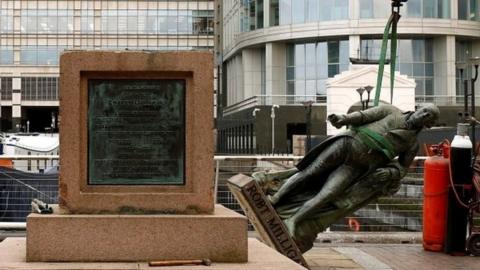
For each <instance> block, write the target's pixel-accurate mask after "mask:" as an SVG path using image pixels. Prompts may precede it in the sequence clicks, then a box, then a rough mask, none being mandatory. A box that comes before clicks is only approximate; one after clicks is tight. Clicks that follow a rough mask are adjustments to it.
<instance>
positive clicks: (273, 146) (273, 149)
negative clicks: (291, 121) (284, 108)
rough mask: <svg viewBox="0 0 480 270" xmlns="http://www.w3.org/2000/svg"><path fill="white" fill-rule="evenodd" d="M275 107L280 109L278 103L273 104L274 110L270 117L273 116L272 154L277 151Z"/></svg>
mask: <svg viewBox="0 0 480 270" xmlns="http://www.w3.org/2000/svg"><path fill="white" fill-rule="evenodd" d="M275 108H277V109H280V106H278V105H277V104H273V105H272V112H271V114H270V117H271V118H272V154H274V153H275Z"/></svg>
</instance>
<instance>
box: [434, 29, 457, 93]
mask: <svg viewBox="0 0 480 270" xmlns="http://www.w3.org/2000/svg"><path fill="white" fill-rule="evenodd" d="M433 60H434V93H433V94H434V95H447V96H455V95H456V82H455V68H456V67H455V36H443V37H437V38H435V39H434V42H433Z"/></svg>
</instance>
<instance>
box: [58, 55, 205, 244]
mask: <svg viewBox="0 0 480 270" xmlns="http://www.w3.org/2000/svg"><path fill="white" fill-rule="evenodd" d="M60 74H61V76H60V117H61V123H60V145H61V147H60V163H61V169H60V179H59V180H60V181H59V187H60V194H59V205H60V207H62V208H64V209H68V210H69V211H70V212H71V213H78V214H104V213H111V214H145V213H149V214H159V213H172V214H206V213H212V212H213V209H214V201H213V197H214V196H213V190H214V187H213V172H214V169H213V132H212V130H213V99H212V97H213V56H212V54H211V53H208V52H155V53H153V52H133V51H132V52H125V51H123V52H106V51H71V52H66V53H63V54H62V56H61V57H60ZM98 80H103V81H108V80H109V81H117V82H118V80H130V81H131V80H136V81H143V82H148V81H162V80H163V81H168V80H170V81H171V80H175V81H182V82H183V84H184V85H185V91H184V94H185V97H184V100H185V102H184V104H183V106H184V109H185V111H184V125H185V126H184V130H185V134H182V136H184V138H185V141H184V144H185V145H184V146H185V147H184V148H185V149H184V151H185V153H184V161H183V164H184V171H183V173H182V175H183V184H177V185H168V184H164V185H147V184H143V185H141V184H138V185H123V184H122V185H120V184H101V185H100V184H97V185H94V184H89V183H90V182H91V181H90V180H91V179H89V159H92V158H95V157H91V156H90V157H89V140H88V139H89V132H92V129H91V128H89V125H92V123H90V122H89V112H91V111H89V109H91V108H89V106H90V105H92V104H90V105H89V91H93V89H92V88H91V87H90V85H91V84H92V83H93V82H95V81H98ZM139 89H140V90H139V91H143V90H142V88H141V87H140V88H139ZM130 95H131V96H128V97H127V98H124V99H122V100H116V101H115V100H113V102H125V101H129V102H132V104H136V103H135V102H145V99H141V100H139V99H137V100H135V92H131V93H130ZM109 106H110V105H109V104H104V107H105V108H104V110H110V109H111V108H110V107H109ZM137 107H138V106H137ZM161 108H165V105H162V106H161ZM135 113H138V111H136V112H135ZM113 115H114V114H113ZM115 119H117V118H115ZM138 121H139V122H141V121H148V120H145V119H141V118H140V119H138ZM111 122H115V120H112V121H110V122H109V121H106V122H105V123H107V124H111ZM106 130H107V129H106ZM139 130H140V131H139V132H141V130H142V128H141V127H139ZM110 131H111V130H110ZM110 137H111V136H109V137H108V138H110ZM145 137H146V138H148V136H146V135H145V134H144V136H143V137H141V136H140V137H138V138H139V140H142V138H143V139H144V138H145ZM117 139H118V138H117ZM97 143H98V144H101V143H102V142H97ZM103 143H106V142H103ZM132 143H135V142H132ZM137 143H138V142H137ZM151 143H152V144H156V142H154V141H152V142H151ZM120 146H121V144H119V143H118V144H117V145H116V146H115V147H114V149H118V148H119V147H120ZM135 150H138V149H133V150H132V151H131V152H130V153H132V154H133V153H134V152H135ZM111 151H114V150H111ZM127 154H128V153H127ZM145 159H146V160H148V159H149V158H145ZM120 161H122V162H126V164H128V166H130V168H132V171H133V172H132V175H134V172H135V170H142V169H139V168H138V167H137V168H135V167H134V166H133V164H129V163H128V162H127V160H120ZM132 163H133V162H132ZM137 165H138V164H137ZM105 167H106V169H105V171H108V169H109V167H108V166H105ZM154 167H155V166H154ZM110 168H111V167H110ZM114 169H115V168H113V169H112V170H114ZM147 169H148V167H147ZM113 173H119V172H118V170H117V172H113ZM132 175H130V176H128V177H126V178H128V179H130V180H131V181H134V180H135V177H132ZM119 178H122V177H119ZM89 181H90V182H89ZM66 237H67V238H68V235H67V236H66Z"/></svg>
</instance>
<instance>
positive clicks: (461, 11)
mask: <svg viewBox="0 0 480 270" xmlns="http://www.w3.org/2000/svg"><path fill="white" fill-rule="evenodd" d="M458 19H460V20H470V21H480V3H479V2H478V0H458Z"/></svg>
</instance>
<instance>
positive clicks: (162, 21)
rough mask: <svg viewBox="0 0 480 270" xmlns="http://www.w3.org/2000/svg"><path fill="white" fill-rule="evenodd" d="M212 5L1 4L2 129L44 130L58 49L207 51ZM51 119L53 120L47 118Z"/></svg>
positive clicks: (51, 107) (52, 108) (53, 96)
mask: <svg viewBox="0 0 480 270" xmlns="http://www.w3.org/2000/svg"><path fill="white" fill-rule="evenodd" d="M213 47H214V2H213V1H208V0H204V1H183V0H179V1H174V0H164V1H162V0H160V1H150V0H145V1H143V0H138V1H137V0H104V1H91V0H56V1H40V0H26V1H8V0H2V1H0V92H1V100H0V105H1V114H2V123H1V124H2V125H1V129H2V130H3V131H7V130H12V128H13V130H15V129H17V126H18V127H20V128H22V127H23V126H25V125H26V122H27V121H28V122H29V124H30V131H45V128H48V127H51V119H53V118H55V119H58V117H56V115H57V114H58V76H59V74H58V72H59V70H58V62H59V56H60V54H61V53H62V52H63V51H64V50H82V49H85V50H125V49H128V50H153V51H155V50H212V51H213ZM52 116H53V117H52Z"/></svg>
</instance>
